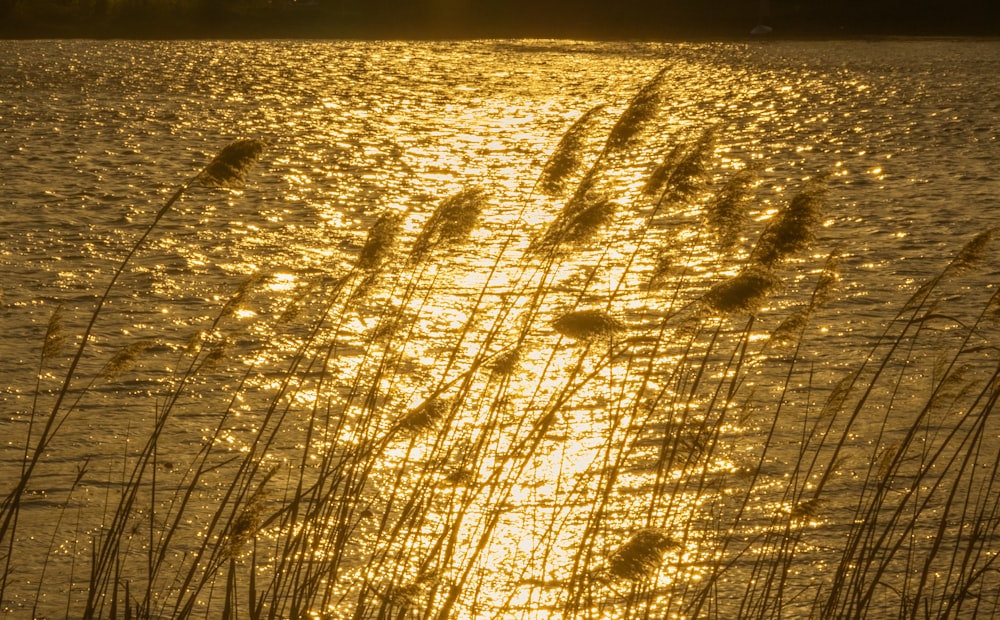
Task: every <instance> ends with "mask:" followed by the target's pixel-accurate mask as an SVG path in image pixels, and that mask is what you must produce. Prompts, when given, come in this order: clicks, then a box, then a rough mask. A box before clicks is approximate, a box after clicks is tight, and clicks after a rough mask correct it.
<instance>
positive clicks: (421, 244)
mask: <svg viewBox="0 0 1000 620" xmlns="http://www.w3.org/2000/svg"><path fill="white" fill-rule="evenodd" d="M485 204H486V196H485V194H484V193H483V191H482V190H480V189H478V188H471V189H466V190H462V191H461V192H459V193H457V194H455V195H454V196H452V197H450V198H448V199H446V200H445V201H444V202H442V203H441V204H440V205H439V206H438V207H437V209H435V210H434V213H433V214H432V215H431V217H430V219H428V220H427V223H426V224H424V229H423V230H422V231H420V235H418V236H417V240H416V241H415V242H414V244H413V250H412V251H411V252H410V261H411V262H418V261H420V260H422V259H424V258H425V257H427V256H428V255H429V254H430V253H431V252H432V251H433V250H434V249H436V248H439V247H445V246H448V245H453V244H456V243H460V242H461V241H464V240H465V238H466V237H468V236H469V234H470V233H471V232H472V230H473V229H474V228H475V227H476V223H477V222H478V221H479V216H480V215H481V214H482V211H483V206H484V205H485Z"/></svg>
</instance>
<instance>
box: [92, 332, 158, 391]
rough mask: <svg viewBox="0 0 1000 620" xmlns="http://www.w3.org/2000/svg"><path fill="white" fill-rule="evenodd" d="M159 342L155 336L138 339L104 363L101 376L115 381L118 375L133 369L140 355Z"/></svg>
mask: <svg viewBox="0 0 1000 620" xmlns="http://www.w3.org/2000/svg"><path fill="white" fill-rule="evenodd" d="M158 344H159V341H158V340H156V339H155V338H150V339H146V340H138V341H136V342H133V343H131V344H129V345H128V346H126V347H125V348H123V349H122V350H121V351H119V352H118V353H116V354H115V355H114V357H112V358H111V359H110V360H109V361H108V363H107V364H105V365H104V369H103V370H102V371H101V378H103V379H104V380H105V381H114V380H115V379H116V378H117V377H118V375H120V374H121V373H123V372H125V371H126V370H129V369H131V368H132V367H133V366H134V365H135V363H136V361H138V359H139V356H140V355H142V354H143V353H144V352H145V351H148V350H149V349H151V348H153V347H155V346H156V345H158Z"/></svg>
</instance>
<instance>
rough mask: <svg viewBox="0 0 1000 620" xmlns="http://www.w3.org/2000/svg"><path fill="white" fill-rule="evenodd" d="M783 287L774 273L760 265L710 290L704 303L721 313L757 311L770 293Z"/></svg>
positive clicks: (711, 309)
mask: <svg viewBox="0 0 1000 620" xmlns="http://www.w3.org/2000/svg"><path fill="white" fill-rule="evenodd" d="M780 288H781V280H780V279H778V276H776V275H775V274H774V273H772V272H771V271H769V270H767V269H761V268H760V267H750V268H748V269H745V270H743V271H741V272H740V273H739V274H737V275H735V276H733V277H732V278H729V279H728V280H724V281H722V282H720V283H718V284H716V285H715V286H713V287H712V288H710V289H709V290H708V292H707V293H705V295H704V296H703V297H702V298H701V302H702V305H703V306H704V307H706V308H707V309H708V310H710V311H713V312H717V313H720V314H733V313H740V312H749V313H755V312H756V311H757V310H758V308H760V306H761V305H763V303H764V301H765V300H766V299H767V297H768V296H769V295H771V294H772V293H773V292H775V291H777V290H778V289H780Z"/></svg>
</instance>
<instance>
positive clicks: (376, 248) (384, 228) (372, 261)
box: [358, 211, 403, 271]
mask: <svg viewBox="0 0 1000 620" xmlns="http://www.w3.org/2000/svg"><path fill="white" fill-rule="evenodd" d="M402 225H403V217H402V215H400V214H399V213H397V212H395V211H390V212H387V213H383V214H382V215H380V216H379V218H378V219H377V220H375V223H374V224H372V227H371V230H369V231H368V239H367V240H366V241H365V245H364V247H362V248H361V253H360V254H359V255H358V269H361V270H363V271H375V270H377V269H378V268H380V267H381V266H382V265H383V264H384V263H385V262H386V261H387V260H388V259H389V256H390V255H391V254H392V250H393V248H394V247H395V246H396V238H397V236H398V235H399V231H400V228H401V227H402Z"/></svg>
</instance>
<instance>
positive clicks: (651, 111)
mask: <svg viewBox="0 0 1000 620" xmlns="http://www.w3.org/2000/svg"><path fill="white" fill-rule="evenodd" d="M666 75H667V69H666V68H664V69H662V70H661V71H660V72H659V73H657V74H656V76H654V77H653V79H651V80H650V81H649V82H647V83H646V85H645V86H643V87H642V88H641V89H640V90H639V92H638V93H636V94H635V96H634V97H632V100H631V101H630V102H629V105H628V107H627V108H626V109H625V111H624V112H623V113H622V115H621V116H620V117H619V118H618V122H616V123H615V126H614V127H612V128H611V133H610V134H609V135H608V140H607V147H606V148H607V150H608V151H609V152H613V151H620V150H622V149H623V148H624V147H625V146H627V145H628V143H629V142H631V141H632V139H633V138H634V137H635V136H636V135H637V134H638V133H639V131H640V130H642V128H643V127H645V125H646V124H647V123H649V121H650V120H652V118H653V117H654V116H655V115H656V113H657V112H658V111H659V109H660V103H661V101H662V99H663V92H662V89H663V84H664V82H665V81H666Z"/></svg>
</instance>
